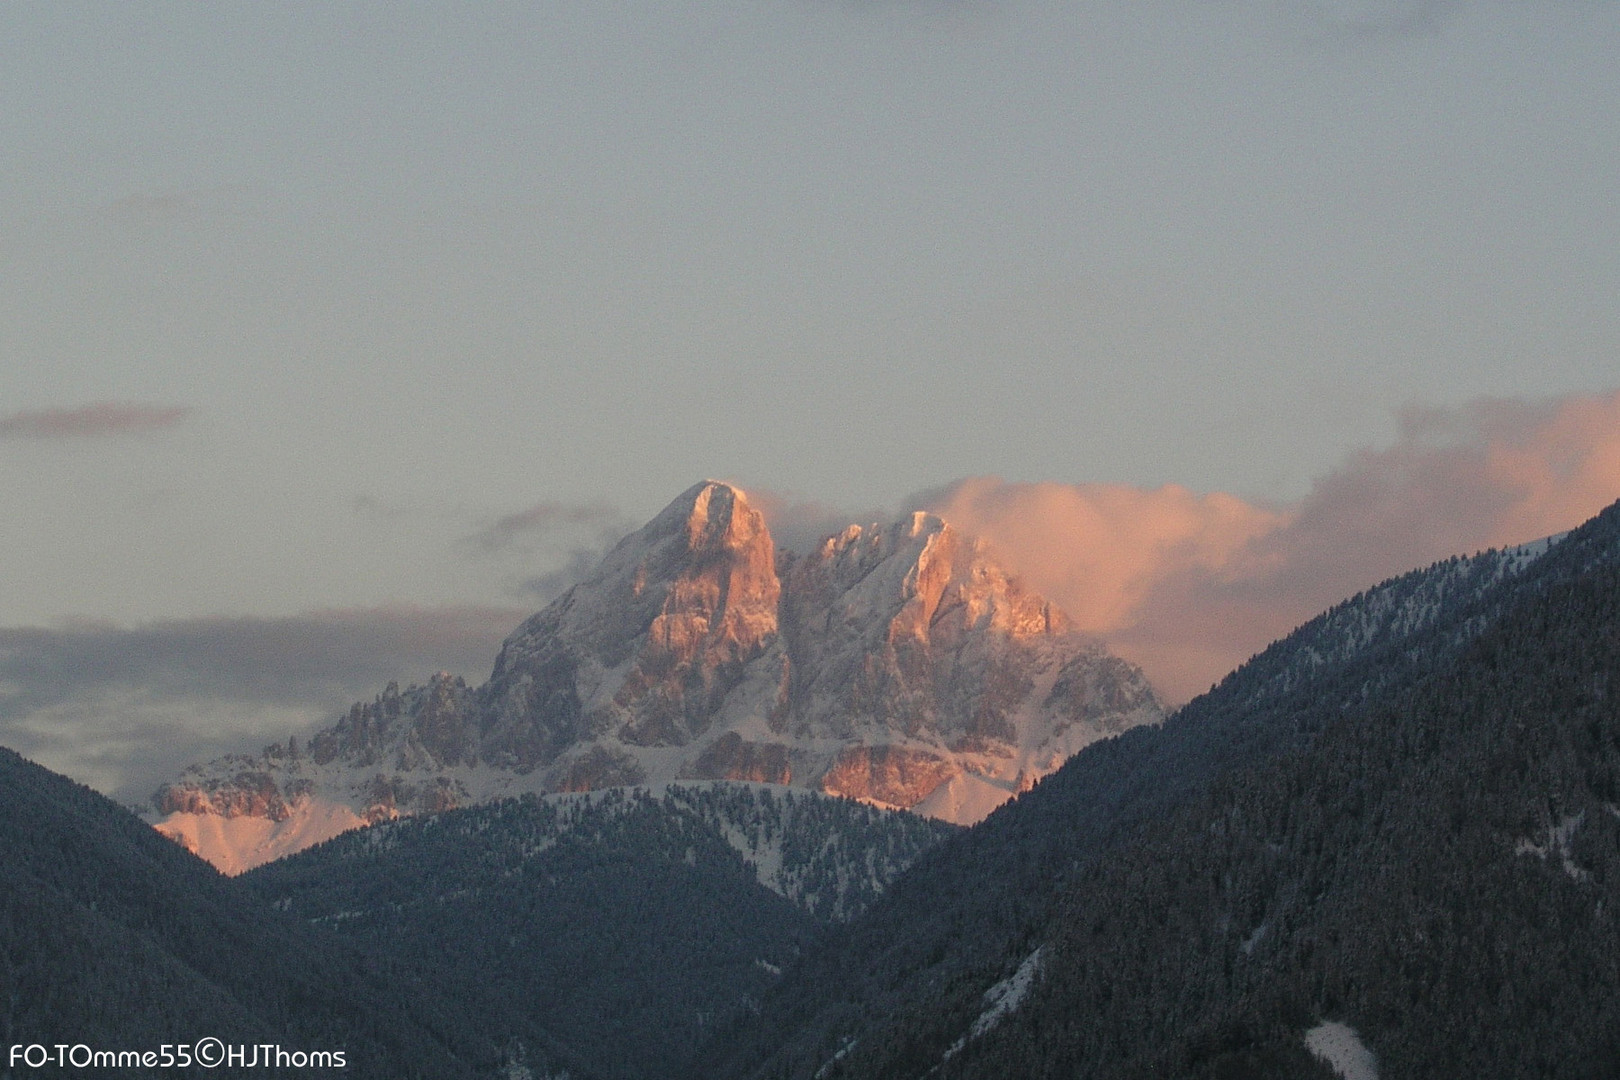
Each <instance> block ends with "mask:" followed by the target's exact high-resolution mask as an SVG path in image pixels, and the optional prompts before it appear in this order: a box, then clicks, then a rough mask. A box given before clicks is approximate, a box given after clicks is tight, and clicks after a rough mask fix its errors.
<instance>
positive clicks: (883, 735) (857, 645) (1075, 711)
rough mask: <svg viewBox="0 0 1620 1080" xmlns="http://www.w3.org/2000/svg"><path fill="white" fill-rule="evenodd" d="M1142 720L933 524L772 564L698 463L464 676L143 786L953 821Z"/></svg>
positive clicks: (223, 796)
mask: <svg viewBox="0 0 1620 1080" xmlns="http://www.w3.org/2000/svg"><path fill="white" fill-rule="evenodd" d="M1161 716H1162V710H1161V709H1160V706H1159V704H1158V702H1157V701H1156V700H1155V699H1154V697H1153V694H1152V691H1151V690H1150V689H1148V686H1147V682H1146V680H1145V679H1144V678H1143V676H1142V674H1141V672H1140V671H1138V670H1136V669H1135V668H1134V667H1132V666H1131V665H1129V664H1126V663H1124V662H1123V661H1121V660H1118V659H1116V658H1114V657H1111V656H1108V654H1107V653H1105V652H1104V651H1103V650H1102V648H1101V647H1100V646H1099V645H1097V644H1096V643H1095V642H1092V641H1090V640H1087V639H1084V638H1081V637H1079V636H1077V635H1075V634H1073V633H1071V632H1070V629H1069V624H1068V622H1067V620H1066V619H1065V618H1064V616H1063V614H1062V612H1060V611H1058V610H1057V608H1056V607H1055V606H1054V605H1052V604H1051V603H1050V602H1048V601H1047V600H1045V599H1044V598H1042V597H1040V596H1039V595H1037V594H1035V593H1033V592H1031V591H1029V590H1028V589H1026V588H1025V587H1024V586H1023V585H1022V584H1021V583H1020V582H1019V581H1018V580H1017V579H1016V578H1015V577H1014V576H1012V575H1011V574H1009V573H1008V572H1007V571H1006V570H1005V569H1004V568H1002V567H1001V566H1000V565H999V564H997V563H996V561H995V560H994V558H993V557H992V556H991V555H990V553H989V550H988V548H987V547H986V546H985V545H984V544H983V543H982V542H981V541H979V540H976V539H974V538H972V537H970V536H967V535H965V534H963V533H961V532H959V531H958V530H957V529H955V528H953V527H951V526H950V525H948V524H946V523H945V522H944V521H943V520H941V519H940V518H939V517H937V516H935V515H933V514H930V513H926V512H922V511H919V512H916V513H911V514H908V515H906V516H904V517H902V518H900V519H899V520H898V521H894V522H891V523H888V524H874V525H868V526H864V527H861V526H854V525H852V526H850V527H848V528H846V529H844V530H842V531H840V532H838V533H836V534H835V535H832V536H829V537H828V538H827V539H826V540H825V541H824V542H823V543H822V544H821V545H819V546H818V547H817V548H816V549H815V550H813V551H812V552H810V553H809V554H807V555H804V556H802V557H798V558H792V557H789V556H787V555H785V554H784V553H779V552H778V551H777V550H776V547H775V544H774V542H773V541H772V538H771V532H770V528H769V526H768V525H767V523H766V521H765V518H764V516H763V515H762V514H761V513H760V512H759V511H758V510H757V509H755V508H754V507H753V506H751V505H749V502H748V499H747V496H746V495H745V494H744V493H743V492H742V491H741V490H740V489H738V488H736V487H734V486H733V485H731V484H727V483H723V482H720V481H716V480H705V481H703V482H701V483H699V484H695V485H693V486H692V487H691V488H688V489H687V490H686V491H685V492H683V493H682V494H681V495H680V496H679V497H678V498H676V499H675V500H674V501H673V502H671V503H670V504H669V505H668V506H666V507H665V508H664V509H663V510H662V511H660V512H659V513H658V515H657V516H655V517H654V518H653V519H652V520H651V521H650V522H648V523H647V524H646V525H645V526H643V527H642V528H641V529H639V530H637V531H636V532H634V533H631V534H630V535H629V536H626V537H625V538H624V539H623V540H621V541H620V542H619V543H618V544H617V545H616V546H615V547H614V548H613V550H612V551H610V552H609V553H608V555H607V556H606V558H604V559H603V561H602V563H601V564H600V565H599V566H598V567H597V568H596V570H595V571H594V572H593V573H592V574H591V575H590V576H588V577H587V578H585V579H584V580H582V581H580V582H579V583H578V584H576V585H575V586H574V587H573V588H571V589H569V590H568V591H567V592H566V593H564V594H563V595H562V596H561V597H559V598H557V600H555V601H554V602H553V603H552V604H551V605H549V606H548V607H547V608H546V609H545V610H543V611H541V612H539V613H537V614H535V615H533V616H532V617H530V618H529V619H527V620H525V621H524V623H523V624H522V625H521V626H519V627H518V628H517V629H516V630H515V631H513V633H512V634H511V635H510V636H509V637H508V638H507V639H506V641H505V643H504V644H503V645H502V647H501V651H500V655H499V656H498V657H497V658H496V661H495V665H494V670H493V672H492V674H491V675H490V679H489V681H488V682H487V683H485V684H484V685H483V686H482V687H478V688H476V689H474V688H470V687H468V686H467V685H466V684H465V683H463V682H461V681H460V680H450V679H447V678H444V677H440V678H438V679H435V680H434V681H433V682H432V683H431V684H430V685H429V686H427V687H413V688H411V689H410V690H408V691H406V692H405V693H403V694H402V693H400V692H398V691H397V690H391V691H390V692H385V693H384V694H383V695H382V696H380V697H379V698H378V699H377V700H376V702H374V703H370V704H363V705H357V706H355V708H354V709H352V710H350V714H349V715H348V716H347V717H345V718H343V719H342V720H340V721H339V722H338V723H337V724H336V725H334V726H333V727H332V728H331V729H329V730H328V731H325V732H322V733H320V734H318V735H316V736H315V737H313V738H312V739H310V740H309V742H308V745H309V753H308V754H305V755H300V756H297V757H295V756H293V755H291V754H284V755H282V756H280V757H277V758H276V759H275V760H271V759H270V757H269V756H268V755H267V756H266V758H265V760H264V761H262V762H256V763H253V764H252V767H250V768H249V767H245V766H243V765H241V763H237V764H235V765H230V766H226V765H224V764H220V763H216V764H219V768H217V769H216V768H214V767H213V766H209V767H207V768H205V769H204V770H203V771H202V772H200V773H195V774H188V776H187V778H186V779H184V780H183V781H182V782H181V783H180V784H177V785H171V789H169V790H167V791H166V792H165V793H162V794H161V796H160V800H159V801H160V806H161V807H164V808H167V810H171V811H175V812H177V813H184V814H192V815H196V814H207V813H209V812H210V808H212V809H213V812H214V813H217V814H219V815H220V816H222V817H229V816H231V815H232V814H236V815H238V816H240V815H243V814H247V815H257V814H258V810H257V809H256V808H257V807H259V806H260V805H261V804H262V805H263V806H266V807H273V808H276V813H277V814H279V815H280V816H279V817H276V818H274V819H273V820H274V821H276V822H282V821H287V820H293V819H295V818H296V817H297V815H298V813H299V810H298V800H299V799H300V798H303V797H305V796H308V795H310V794H311V793H317V792H320V791H323V790H327V789H332V794H333V795H335V796H336V797H337V799H338V801H339V802H341V803H342V804H343V806H344V807H345V808H346V809H347V810H348V811H349V812H350V815H349V818H348V819H345V820H351V819H352V820H358V819H360V818H364V819H366V820H370V821H376V820H382V819H384V818H388V817H392V816H395V815H397V814H401V813H412V812H419V811H424V810H433V809H443V808H445V807H446V806H450V805H457V804H464V803H467V802H478V801H483V800H484V799H487V798H490V797H492V796H493V795H496V794H515V793H518V792H521V791H546V792H556V791H579V790H585V789H591V788H600V787H612V786H622V785H633V784H642V783H665V782H670V781H674V780H751V781H764V782H771V783H781V784H792V785H795V786H801V787H811V788H815V789H817V790H820V791H824V792H829V793H833V794H842V795H848V796H852V797H855V798H860V799H863V800H866V801H869V802H876V803H881V804H885V805H890V806H900V807H908V808H909V807H915V806H921V807H922V808H923V809H925V810H929V811H932V812H933V813H935V814H936V815H937V816H941V817H945V818H947V819H949V820H954V821H959V822H965V821H969V820H974V819H976V818H978V817H982V816H983V815H984V814H986V813H988V812H989V811H990V810H991V809H992V808H994V807H995V806H996V805H998V804H999V803H1001V802H1003V801H1005V800H1006V799H1007V798H1010V797H1011V796H1012V795H1014V794H1016V793H1017V792H1018V791H1019V790H1020V789H1021V787H1023V786H1027V783H1028V779H1029V778H1030V777H1034V776H1041V775H1044V774H1045V773H1048V772H1050V771H1052V770H1053V769H1055V768H1057V767H1058V766H1059V765H1060V764H1062V762H1063V761H1064V760H1065V759H1066V758H1067V757H1068V756H1069V755H1070V754H1072V753H1074V752H1075V751H1076V750H1078V749H1080V747H1082V746H1084V745H1085V744H1087V743H1089V742H1091V741H1094V740H1095V739H1098V738H1101V737H1103V736H1105V735H1109V734H1113V733H1115V732H1118V731H1121V730H1123V729H1124V728H1126V727H1130V726H1133V725H1135V724H1140V723H1151V722H1156V721H1157V720H1159V719H1160V718H1161ZM227 772H229V773H230V776H229V777H227V776H226V775H225V774H226V773H227ZM313 773H319V774H320V776H314V775H312V774H313ZM295 774H296V775H295ZM278 777H279V779H278ZM237 788H242V789H243V793H237V792H236V789H237ZM936 793H939V794H936ZM238 795H240V797H238ZM249 796H251V797H249ZM930 798H933V801H932V802H929V803H927V804H926V805H923V804H924V802H925V800H928V799H930ZM339 816H340V817H341V816H342V815H339Z"/></svg>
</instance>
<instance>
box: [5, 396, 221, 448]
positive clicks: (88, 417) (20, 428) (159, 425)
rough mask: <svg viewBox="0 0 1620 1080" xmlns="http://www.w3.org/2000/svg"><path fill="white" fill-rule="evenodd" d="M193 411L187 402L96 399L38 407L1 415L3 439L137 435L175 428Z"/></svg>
mask: <svg viewBox="0 0 1620 1080" xmlns="http://www.w3.org/2000/svg"><path fill="white" fill-rule="evenodd" d="M190 412H191V409H190V407H189V406H185V405H137V404H120V403H117V402H97V403H95V404H92V405H81V406H79V407H78V408H76V409H35V410H25V411H23V412H15V413H12V414H11V415H9V416H3V417H0V439H86V438H102V437H105V436H109V435H136V434H140V433H142V432H147V431H158V430H161V429H163V428H172V427H174V426H175V425H177V424H179V423H180V422H181V421H182V420H184V419H185V418H186V416H187V415H188V414H189V413H190Z"/></svg>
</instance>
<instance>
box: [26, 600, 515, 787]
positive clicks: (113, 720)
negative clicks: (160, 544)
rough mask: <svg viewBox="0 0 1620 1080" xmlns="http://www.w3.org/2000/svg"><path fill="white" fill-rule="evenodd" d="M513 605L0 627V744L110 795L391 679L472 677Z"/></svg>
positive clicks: (508, 623)
mask: <svg viewBox="0 0 1620 1080" xmlns="http://www.w3.org/2000/svg"><path fill="white" fill-rule="evenodd" d="M526 614H527V612H526V611H523V610H518V609H509V608H497V607H453V608H378V609H365V610H348V611H324V612H313V613H309V614H304V615H297V616H290V617H285V618H208V619H181V620H170V621H164V622H155V623H149V624H146V625H143V626H137V627H133V628H123V627H117V626H107V625H97V624H78V625H71V626H62V627H12V628H5V629H0V742H3V743H5V744H6V745H9V746H11V747H12V748H14V749H16V750H17V751H19V752H20V753H23V754H25V755H28V756H30V757H35V758H36V760H40V761H41V762H42V763H43V764H46V765H48V766H50V767H51V768H56V769H59V770H61V771H63V772H66V773H67V774H68V775H70V776H73V777H74V778H75V779H78V780H81V781H83V782H86V783H90V784H92V786H95V787H97V788H100V789H101V790H103V791H108V792H115V793H117V794H118V795H119V796H120V797H126V798H139V797H142V796H144V795H145V794H147V793H149V792H150V790H151V789H152V787H154V786H155V785H156V784H157V783H158V782H160V781H161V780H162V779H164V778H166V777H167V776H169V775H172V774H173V772H174V770H175V769H177V768H178V767H179V766H181V765H183V764H186V763H188V762H191V761H195V760H198V759H202V758H207V757H210V756H213V755H215V754H217V753H219V752H221V751H223V750H247V749H258V748H259V747H261V746H263V745H265V744H267V743H269V742H272V741H279V740H282V739H285V738H286V737H287V736H288V735H289V734H295V733H296V734H303V733H305V732H307V731H308V730H309V729H310V728H312V727H314V726H318V725H321V724H324V723H327V722H330V721H331V719H332V718H334V717H335V716H336V714H337V713H338V712H340V711H341V710H343V709H345V708H346V707H347V706H348V704H349V703H350V702H352V701H354V700H358V699H360V698H369V697H371V696H372V695H374V694H376V693H377V692H378V691H379V690H381V689H382V687H383V686H385V685H386V684H387V683H388V682H389V681H390V680H394V681H398V682H400V683H402V684H404V683H408V682H413V681H415V682H420V681H422V680H423V679H425V678H426V677H428V676H429V675H431V674H433V673H434V672H435V671H439V670H448V671H452V672H456V673H458V674H464V675H466V676H467V678H468V679H469V681H471V682H475V683H476V682H481V681H482V680H483V679H484V678H485V677H486V675H487V673H488V671H489V668H490V665H491V664H492V663H493V661H494V658H495V653H496V651H497V650H498V649H499V647H500V642H501V640H502V638H504V637H505V636H506V634H508V633H510V632H511V630H512V628H513V627H515V626H516V625H517V624H518V622H520V621H521V620H522V618H523V617H524V616H525V615H526Z"/></svg>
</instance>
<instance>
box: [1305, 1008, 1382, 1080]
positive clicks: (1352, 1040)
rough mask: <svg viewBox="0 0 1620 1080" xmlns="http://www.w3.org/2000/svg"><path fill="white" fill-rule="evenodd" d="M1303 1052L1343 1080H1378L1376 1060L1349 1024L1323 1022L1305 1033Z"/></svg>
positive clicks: (1332, 1021) (1333, 1021)
mask: <svg viewBox="0 0 1620 1080" xmlns="http://www.w3.org/2000/svg"><path fill="white" fill-rule="evenodd" d="M1305 1048H1306V1049H1307V1050H1309V1051H1310V1052H1311V1053H1312V1054H1315V1055H1316V1056H1317V1057H1318V1058H1320V1059H1321V1060H1323V1061H1325V1062H1327V1063H1328V1066H1329V1067H1330V1068H1332V1070H1333V1071H1334V1072H1336V1073H1338V1074H1339V1075H1340V1076H1341V1077H1343V1078H1344V1080H1378V1058H1377V1057H1376V1056H1375V1055H1374V1054H1373V1052H1372V1051H1371V1050H1369V1049H1367V1045H1366V1044H1365V1043H1363V1042H1362V1041H1361V1036H1360V1035H1357V1034H1356V1029H1355V1028H1353V1027H1351V1026H1350V1025H1349V1024H1341V1023H1339V1022H1338V1021H1336V1020H1325V1021H1323V1022H1322V1023H1320V1024H1318V1025H1316V1026H1315V1027H1313V1028H1311V1030H1309V1031H1307V1032H1306V1033H1305Z"/></svg>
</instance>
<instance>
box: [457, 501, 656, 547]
mask: <svg viewBox="0 0 1620 1080" xmlns="http://www.w3.org/2000/svg"><path fill="white" fill-rule="evenodd" d="M582 528H583V529H587V530H590V531H592V532H595V533H604V532H609V533H613V534H614V535H615V537H617V536H622V535H624V533H625V531H626V530H627V529H628V528H629V524H628V522H626V520H625V518H624V515H622V514H621V513H620V512H619V511H618V510H616V509H615V508H613V507H612V506H609V505H607V504H606V503H565V502H541V503H536V504H534V505H533V506H530V507H528V508H526V509H524V510H519V511H517V512H516V513H512V514H507V515H505V516H503V517H500V518H497V519H495V520H494V521H492V522H490V523H489V524H488V525H486V526H484V527H483V528H481V529H479V530H478V531H477V532H474V533H472V534H471V535H470V536H468V537H467V538H466V542H467V543H468V544H471V545H472V546H473V547H474V548H476V549H478V550H480V551H482V552H484V553H485V554H494V553H496V552H499V551H503V550H506V549H508V548H511V547H514V546H517V545H522V544H527V543H532V542H534V541H536V540H538V539H542V538H545V537H548V536H551V535H554V534H556V533H558V532H561V531H565V530H577V529H582Z"/></svg>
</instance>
